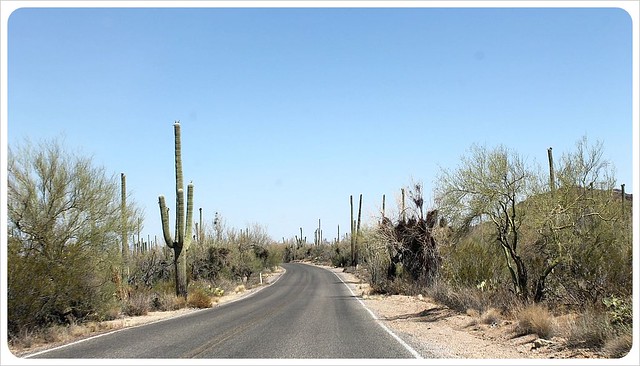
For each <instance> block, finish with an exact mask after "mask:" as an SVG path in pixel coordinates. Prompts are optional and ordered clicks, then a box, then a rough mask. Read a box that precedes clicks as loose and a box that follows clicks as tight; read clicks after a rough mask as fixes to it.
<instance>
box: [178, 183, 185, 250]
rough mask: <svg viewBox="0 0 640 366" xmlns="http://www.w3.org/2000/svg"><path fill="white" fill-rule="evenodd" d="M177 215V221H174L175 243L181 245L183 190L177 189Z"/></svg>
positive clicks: (182, 235) (182, 237) (182, 234)
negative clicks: (175, 224) (175, 225)
mask: <svg viewBox="0 0 640 366" xmlns="http://www.w3.org/2000/svg"><path fill="white" fill-rule="evenodd" d="M177 205H178V213H177V214H176V215H177V217H178V219H177V221H176V223H177V227H176V241H177V242H178V243H180V245H182V243H183V242H184V189H182V188H180V189H178V200H177Z"/></svg>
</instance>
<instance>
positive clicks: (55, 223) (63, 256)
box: [7, 140, 141, 334]
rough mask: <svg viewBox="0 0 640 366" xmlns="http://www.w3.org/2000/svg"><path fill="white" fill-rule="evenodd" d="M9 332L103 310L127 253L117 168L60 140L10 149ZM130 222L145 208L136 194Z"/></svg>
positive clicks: (73, 319) (78, 318)
mask: <svg viewBox="0 0 640 366" xmlns="http://www.w3.org/2000/svg"><path fill="white" fill-rule="evenodd" d="M7 170H8V179H7V193H8V223H7V233H8V260H7V265H8V267H7V274H8V288H7V295H8V320H9V321H8V325H9V327H8V328H9V333H10V334H15V332H18V331H22V332H24V331H29V330H33V329H36V328H40V327H46V326H49V325H52V324H65V323H66V324H68V323H70V322H81V321H83V320H85V319H87V318H88V317H90V316H91V317H96V316H97V317H100V315H101V314H104V313H105V312H106V311H107V310H108V307H109V306H114V305H117V304H114V303H113V301H114V300H115V299H114V297H113V294H114V292H115V284H114V283H113V282H112V275H113V274H114V272H115V273H117V272H118V271H117V268H118V267H119V264H120V260H121V257H120V255H119V252H120V250H119V241H118V236H119V232H120V229H121V216H120V213H121V212H120V209H119V204H118V202H119V198H120V197H119V193H120V192H119V189H118V181H117V179H116V177H115V176H108V175H107V174H106V172H105V169H104V168H102V167H97V166H95V165H94V163H93V161H92V160H91V158H89V157H86V156H82V155H79V154H76V153H72V152H70V151H68V150H65V148H64V147H63V145H62V143H61V142H60V141H58V140H51V141H43V142H41V143H39V144H32V143H30V142H28V141H26V142H25V143H24V144H22V145H19V146H11V147H10V148H9V154H8V169H7ZM129 207H130V210H129V211H128V214H129V217H128V218H129V222H135V221H136V220H137V218H138V217H140V216H141V211H140V210H139V209H138V208H136V204H135V202H133V200H130V203H129Z"/></svg>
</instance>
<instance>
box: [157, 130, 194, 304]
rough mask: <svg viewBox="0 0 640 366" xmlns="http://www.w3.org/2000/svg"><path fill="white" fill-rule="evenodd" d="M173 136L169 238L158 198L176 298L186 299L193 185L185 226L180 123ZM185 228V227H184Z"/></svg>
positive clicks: (161, 200)
mask: <svg viewBox="0 0 640 366" xmlns="http://www.w3.org/2000/svg"><path fill="white" fill-rule="evenodd" d="M173 131H174V134H175V165H176V229H175V236H174V237H173V238H172V237H171V231H170V229H169V208H168V207H167V205H166V203H165V199H164V196H163V195H161V196H159V197H158V204H159V205H160V218H161V219H162V234H163V235H164V241H165V243H166V244H167V246H168V247H169V248H171V249H173V254H174V259H173V264H174V268H175V275H176V296H182V297H184V298H186V297H187V251H188V250H189V246H190V245H191V231H192V226H193V183H192V182H190V183H189V184H188V185H187V210H186V211H187V212H186V225H185V207H184V203H185V202H184V188H183V187H184V185H183V182H182V146H181V142H180V122H179V121H176V122H175V123H174V124H173ZM185 226H186V227H185Z"/></svg>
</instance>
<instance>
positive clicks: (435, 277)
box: [6, 130, 633, 357]
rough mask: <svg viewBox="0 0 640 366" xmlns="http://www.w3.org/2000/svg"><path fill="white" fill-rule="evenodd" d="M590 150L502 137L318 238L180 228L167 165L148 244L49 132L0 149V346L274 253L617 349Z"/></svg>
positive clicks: (626, 233)
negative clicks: (529, 149)
mask: <svg viewBox="0 0 640 366" xmlns="http://www.w3.org/2000/svg"><path fill="white" fill-rule="evenodd" d="M176 131H177V132H176V141H179V134H178V132H179V130H176ZM603 150H604V149H603V146H602V144H600V143H596V144H590V143H589V141H587V139H586V138H583V139H581V140H579V141H578V142H577V143H576V146H575V150H574V151H569V152H565V153H564V154H563V155H562V156H561V158H560V159H559V161H558V162H557V163H554V162H553V156H552V150H551V149H550V150H548V152H547V153H548V158H549V165H548V170H547V169H543V168H541V167H539V166H533V165H531V164H528V163H527V162H526V159H525V158H523V157H521V156H520V155H519V154H518V153H517V152H516V151H513V150H509V149H507V148H505V147H503V146H498V147H495V148H488V147H484V146H472V147H471V148H470V150H469V154H468V155H467V156H464V157H462V159H461V163H460V166H459V167H458V168H457V169H453V170H442V171H441V172H440V174H439V176H438V177H437V179H436V180H435V182H436V186H435V191H434V199H433V202H434V207H431V208H428V207H425V202H426V200H425V199H424V192H423V187H422V185H421V184H419V183H417V184H415V183H414V184H411V185H409V186H408V187H405V188H402V189H401V190H400V191H401V197H400V199H399V200H398V201H399V202H398V207H397V209H395V210H390V211H393V212H392V213H389V212H385V208H384V207H385V203H384V197H383V206H382V207H383V209H382V212H381V214H380V216H379V217H377V218H375V219H374V220H373V222H368V223H367V222H365V223H362V225H361V222H360V212H358V215H357V220H356V219H355V217H354V212H353V199H352V200H351V210H352V212H351V214H352V223H351V228H350V229H351V230H350V231H349V232H346V233H343V236H342V237H340V238H337V239H334V240H333V241H328V240H327V239H325V238H323V236H322V229H321V227H320V222H319V223H318V228H317V230H316V232H315V233H314V240H313V242H308V241H307V238H306V236H304V235H303V234H304V233H303V231H302V228H300V233H299V236H298V235H295V236H294V237H292V238H288V239H287V238H282V241H281V242H275V241H274V240H273V239H272V238H270V237H269V235H268V234H267V231H266V229H265V228H264V227H262V226H260V225H259V224H254V225H252V226H250V227H246V228H241V229H238V228H228V227H226V225H225V222H224V218H223V216H222V215H220V214H218V213H215V216H214V219H213V220H211V222H209V223H207V222H204V221H203V217H202V210H201V209H200V217H199V221H198V222H195V220H196V219H195V218H194V217H193V216H194V215H193V210H194V209H193V207H192V206H193V194H194V193H193V189H194V188H193V185H192V184H190V185H189V187H188V190H189V191H188V192H187V203H186V205H185V202H184V196H183V197H182V198H180V195H184V191H183V188H184V187H182V185H183V184H182V171H181V167H180V170H179V171H180V173H179V175H180V177H178V165H177V163H176V172H177V174H176V196H177V197H176V212H177V213H178V214H179V215H181V216H179V217H182V220H186V222H187V223H188V227H184V226H182V227H180V228H179V227H178V225H176V230H175V235H174V236H173V237H172V236H171V233H169V232H168V231H169V230H168V228H166V226H168V223H166V222H168V215H167V217H166V218H165V216H164V215H165V214H164V213H165V212H166V213H168V211H167V209H166V205H163V203H164V202H163V200H164V197H162V198H161V199H160V208H161V212H163V218H162V220H163V228H164V229H165V230H164V231H165V232H164V233H163V234H164V235H163V238H161V240H160V241H159V240H157V239H156V238H154V239H153V240H151V238H149V237H148V238H147V240H146V241H145V240H144V238H140V234H139V233H140V231H141V222H143V221H144V216H145V215H144V212H142V210H140V209H139V208H138V205H137V203H136V202H135V200H134V199H133V197H131V196H130V195H129V194H127V193H126V189H125V176H124V174H121V176H120V178H121V179H120V181H118V179H116V177H115V176H110V175H109V174H107V172H106V171H105V170H104V169H103V168H101V167H96V166H95V164H94V163H93V162H92V161H91V159H90V158H87V157H84V156H82V155H79V154H77V153H72V152H70V151H68V150H65V149H64V147H63V144H62V143H61V142H60V141H55V140H54V141H45V142H43V143H41V144H37V145H34V144H31V143H29V142H28V141H27V142H25V144H24V145H22V146H12V147H11V148H10V149H9V156H8V218H9V220H8V225H7V233H8V243H7V244H8V251H7V253H8V258H7V263H8V269H7V273H8V281H7V283H8V288H7V299H8V301H7V303H8V318H7V320H6V321H7V325H8V326H7V329H8V336H9V342H10V343H12V344H22V345H23V346H24V347H28V346H29V344H30V343H31V342H33V340H34V339H36V338H38V337H40V338H42V339H47V338H49V339H51V338H57V339H61V338H64V336H62V335H60V334H61V333H63V332H68V333H74V332H75V333H78V332H81V331H80V329H81V328H80V325H83V326H84V328H82V329H86V328H90V329H93V330H95V331H99V330H101V329H100V326H99V324H100V322H101V321H104V320H112V319H117V318H119V317H122V316H125V315H129V316H136V315H144V314H147V313H148V312H150V311H166V310H176V309H181V308H185V307H194V308H207V307H211V306H212V305H213V304H214V303H215V302H216V301H217V300H218V299H219V298H220V297H221V296H224V294H226V293H230V292H233V291H239V290H241V289H242V288H250V287H252V286H256V285H258V284H259V282H260V277H261V275H260V274H261V273H266V272H269V271H273V270H275V269H276V268H277V266H278V265H279V264H280V263H282V262H291V261H313V262H316V263H322V264H330V265H333V266H335V267H343V268H344V269H345V271H352V272H355V273H357V274H358V275H359V276H361V277H362V278H363V280H365V281H367V282H368V283H369V284H370V285H371V288H372V290H373V291H374V292H375V293H378V294H405V295H419V294H420V295H423V296H429V297H430V298H432V299H433V300H435V301H437V302H439V303H441V304H443V305H446V306H448V307H449V308H451V309H453V310H456V311H459V312H461V313H467V314H475V318H476V319H477V321H478V322H479V323H482V324H498V323H499V322H500V320H501V319H507V318H508V319H512V320H513V321H515V322H516V323H517V328H516V333H517V334H515V335H514V336H517V335H524V334H536V335H537V336H538V337H540V338H542V339H560V338H561V339H562V340H563V342H564V344H566V345H567V346H568V347H577V348H579V347H584V348H590V349H595V350H598V351H601V352H603V353H604V354H606V355H607V357H622V356H624V355H625V354H626V353H627V352H629V350H630V348H631V345H632V337H631V324H632V274H633V268H632V236H631V233H632V224H631V222H632V220H631V212H632V207H631V206H632V200H631V195H629V194H626V193H625V192H624V186H618V185H617V183H616V181H615V179H614V170H613V165H612V164H611V163H610V162H608V161H606V160H605V159H604V158H603V152H604V151H603ZM179 151H180V148H179V143H177V144H176V156H178V154H179ZM180 159H181V158H180ZM176 161H178V158H176ZM180 164H181V163H180ZM619 188H620V189H619ZM181 200H182V202H180V201H181ZM361 201H362V197H360V202H361ZM189 205H191V207H190V208H189ZM185 206H186V207H185ZM185 208H186V210H185ZM181 209H182V210H184V211H186V218H185V213H184V211H183V213H182V214H180V211H181ZM189 210H191V211H190V212H189ZM358 211H360V209H358ZM172 213H174V214H175V212H173V211H172ZM178 220H180V219H178ZM191 225H193V227H191ZM136 234H137V235H136ZM185 239H186V240H185ZM180 240H182V241H180ZM176 245H178V247H176ZM176 248H178V249H176ZM177 258H179V260H180V261H182V262H180V263H177ZM181 271H184V273H183V274H178V272H181Z"/></svg>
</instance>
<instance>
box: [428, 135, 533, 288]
mask: <svg viewBox="0 0 640 366" xmlns="http://www.w3.org/2000/svg"><path fill="white" fill-rule="evenodd" d="M470 153H471V155H470V156H469V157H463V159H462V166H461V167H459V168H458V169H457V170H455V171H450V170H446V169H443V170H442V171H441V175H440V176H439V178H438V180H437V182H438V186H437V187H436V203H437V206H438V208H439V210H440V212H441V214H442V215H443V216H444V217H446V218H447V221H448V222H449V223H450V224H451V225H452V226H453V227H454V228H455V229H456V231H457V232H458V233H459V234H464V233H467V232H469V229H470V228H472V227H473V226H474V225H476V224H479V223H481V222H483V221H485V220H488V221H489V222H491V223H492V224H493V228H494V234H495V236H494V237H495V241H496V242H497V243H498V244H499V245H500V247H501V249H502V252H503V253H504V259H505V262H506V265H507V268H508V270H509V273H510V276H511V281H512V284H513V287H514V291H515V292H516V294H517V295H518V296H520V297H521V298H522V299H523V300H527V299H528V298H529V289H528V285H529V283H528V282H529V277H528V272H527V266H526V264H525V261H524V259H523V258H522V253H521V252H522V248H521V237H520V234H521V227H522V225H523V223H524V220H525V216H526V210H525V208H524V206H522V205H521V203H522V202H523V201H524V200H525V199H526V198H527V197H528V196H529V195H530V193H531V191H532V182H533V175H532V173H531V172H530V171H529V170H528V169H527V167H526V165H525V162H524V160H523V159H522V158H521V157H520V156H519V155H518V154H517V153H516V152H514V151H511V150H509V149H507V148H505V147H503V146H499V147H497V148H494V149H488V148H486V147H483V146H478V145H474V146H472V148H471V151H470Z"/></svg>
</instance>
